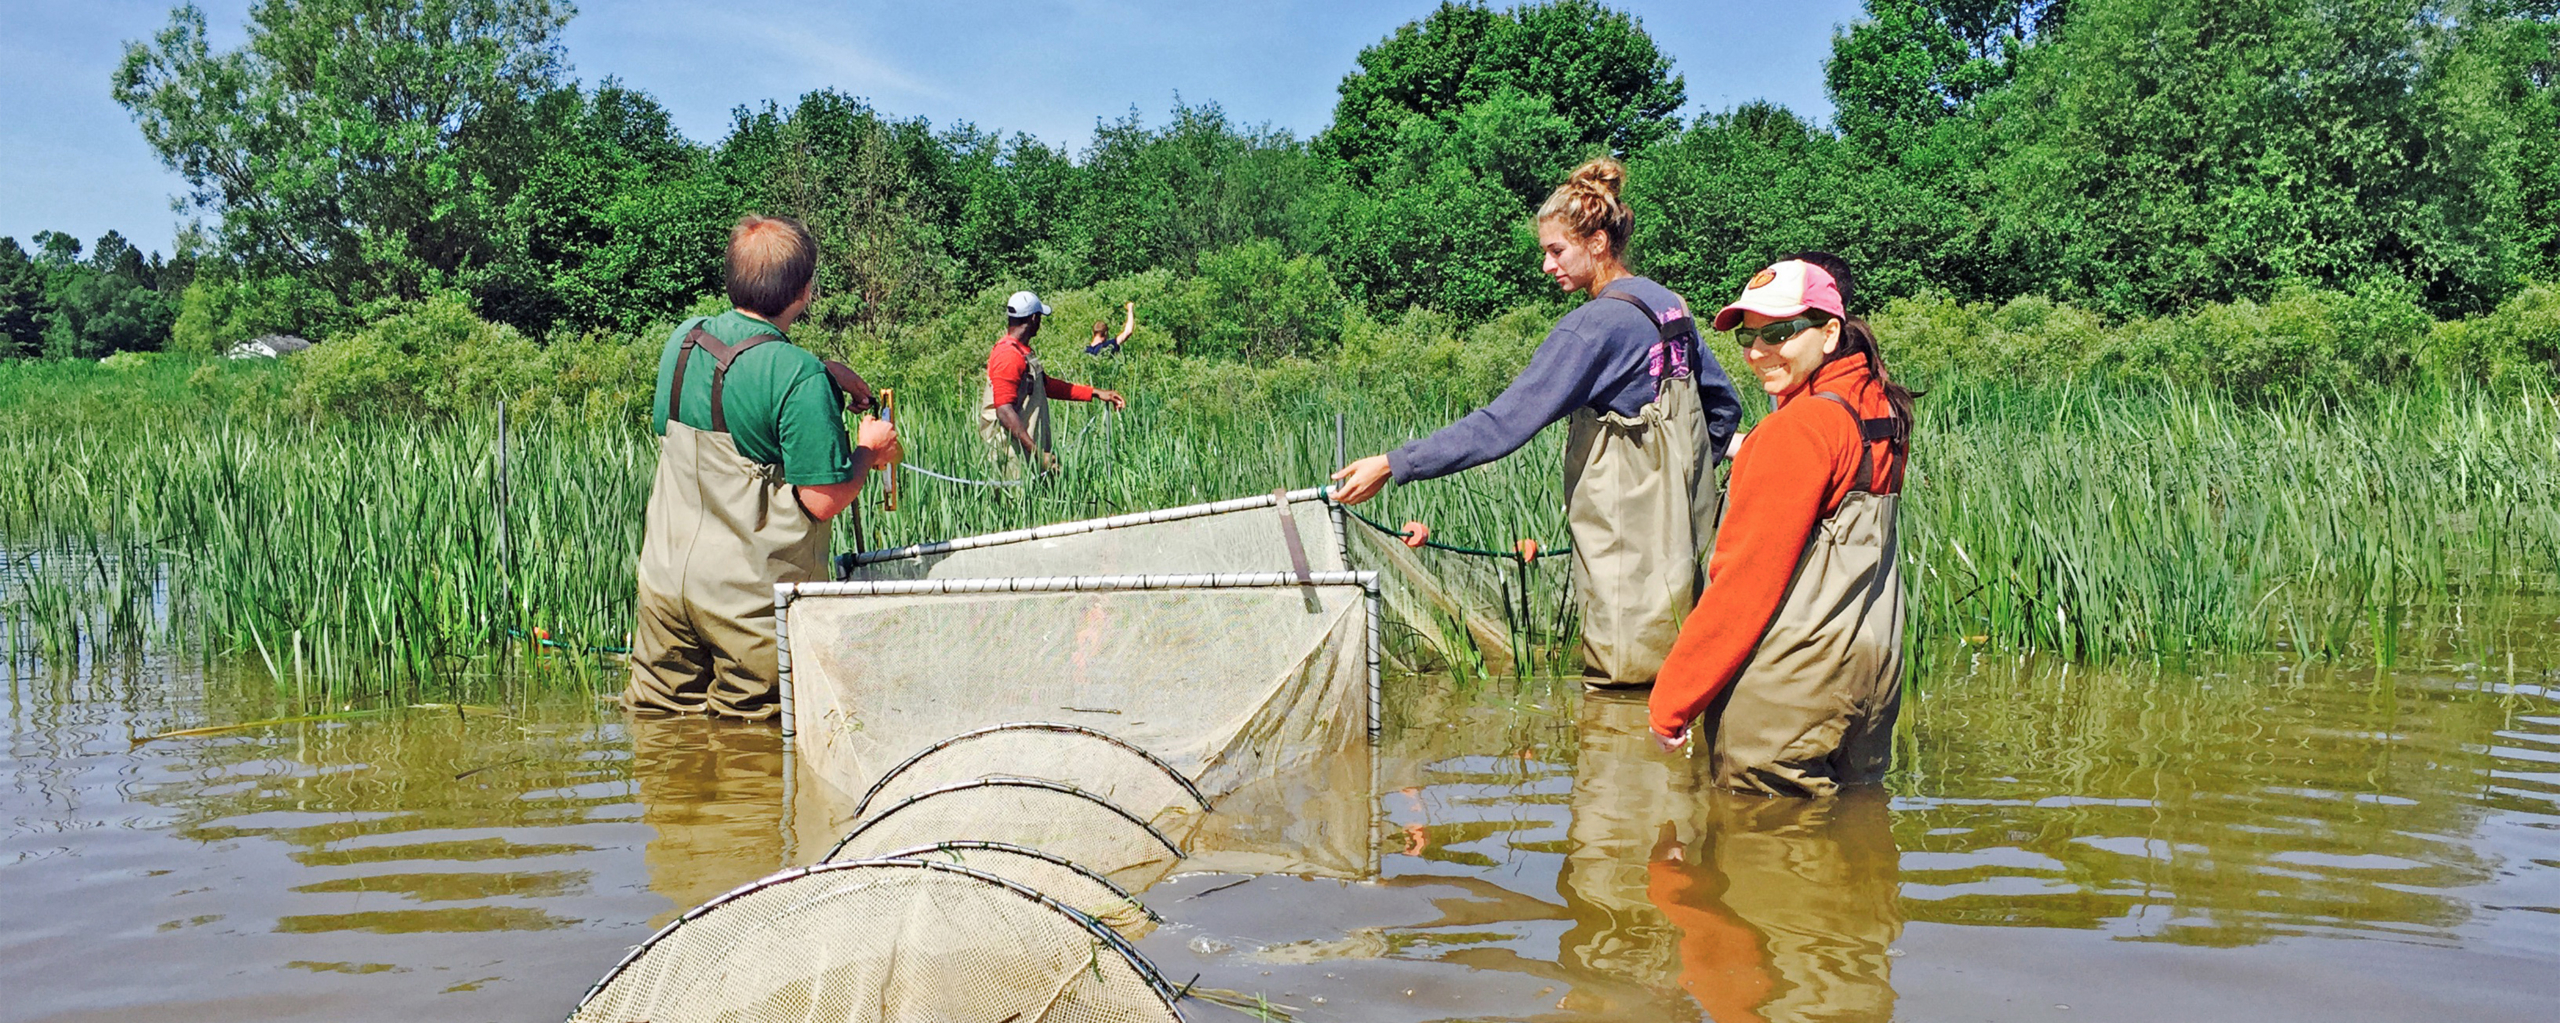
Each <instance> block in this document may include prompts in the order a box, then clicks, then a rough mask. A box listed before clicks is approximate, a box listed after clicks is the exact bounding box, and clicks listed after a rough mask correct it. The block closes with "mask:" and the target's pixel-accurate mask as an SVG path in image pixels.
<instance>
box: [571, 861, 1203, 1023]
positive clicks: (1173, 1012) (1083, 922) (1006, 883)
mask: <svg viewBox="0 0 2560 1023" xmlns="http://www.w3.org/2000/svg"><path fill="white" fill-rule="evenodd" d="M883 868H888V869H914V870H936V871H942V872H945V873H951V874H960V875H963V876H966V877H969V878H971V879H973V880H976V881H979V882H982V883H985V884H990V885H994V886H996V887H998V888H1002V889H1004V890H1005V891H1007V892H1011V893H1013V894H1014V895H1017V896H1020V897H1022V898H1024V899H1028V900H1030V901H1032V902H1034V903H1036V904H1038V905H1040V906H1042V907H1044V908H1046V909H1048V910H1050V911H1052V912H1055V913H1057V914H1059V915H1060V916H1063V917H1066V918H1067V919H1068V920H1069V921H1072V922H1074V923H1075V925H1076V926H1078V927H1081V928H1083V929H1084V931H1085V933H1087V934H1089V935H1091V936H1092V937H1093V938H1094V940H1096V941H1099V942H1101V943H1103V944H1104V945H1106V946H1108V947H1109V948H1110V949H1111V950H1112V951H1113V952H1115V953H1117V954H1118V955H1119V956H1120V957H1121V958H1122V959H1123V960H1125V961H1126V962H1127V963H1128V964H1129V968H1130V969H1131V970H1132V971H1135V972H1136V973H1137V975H1138V977H1139V979H1140V980H1143V981H1145V982H1146V985H1147V988H1148V990H1151V991H1153V992H1155V994H1156V997H1158V998H1161V999H1163V1000H1164V1009H1165V1012H1166V1013H1167V1014H1169V1015H1170V1016H1172V1018H1173V1019H1174V1020H1175V1021H1176V1023H1181V1021H1182V1020H1183V1019H1184V1017H1183V1015H1182V1008H1181V1006H1180V1005H1179V1004H1178V1003H1179V1001H1180V999H1181V993H1180V992H1178V991H1176V990H1175V989H1174V987H1173V985H1171V984H1168V983H1166V982H1165V979H1164V975H1163V974H1162V973H1159V972H1157V970H1156V965H1155V963H1154V962H1152V961H1150V960H1148V959H1147V957H1146V956H1145V955H1144V954H1142V953H1140V952H1139V951H1138V949H1137V947H1136V946H1134V945H1131V944H1129V941H1128V939H1126V938H1123V937H1121V936H1120V932H1118V931H1114V930H1112V929H1111V926H1110V925H1109V924H1105V923H1103V922H1101V921H1099V920H1096V919H1094V918H1093V917H1091V916H1087V915H1085V914H1084V913H1083V912H1082V911H1079V910H1077V909H1076V908H1075V907H1073V906H1069V905H1067V904H1065V903H1063V902H1059V901H1058V900H1056V899H1053V898H1050V897H1048V896H1046V895H1043V894H1041V893H1040V892H1039V891H1037V890H1035V889H1033V888H1031V887H1030V886H1028V885H1023V884H1020V883H1017V882H1014V881H1011V880H1008V879H1005V878H1001V877H997V876H995V875H993V874H989V873H987V872H985V871H980V870H971V869H969V868H967V867H963V866H960V865H959V864H956V863H936V862H934V861H932V860H906V859H876V860H845V861H842V862H834V863H813V864H810V865H809V866H805V867H793V868H791V869H789V870H785V871H781V872H779V873H775V874H769V875H766V876H765V877H762V878H759V879H757V880H754V881H749V882H747V883H746V884H743V885H739V886H738V887H736V888H732V889H730V890H728V891H726V892H723V893H721V894H720V895H719V896H718V897H716V898H713V899H712V900H711V901H709V902H705V903H703V904H702V905H699V906H695V907H693V908H692V909H689V910H686V911H685V913H684V915H683V916H679V917H677V918H675V919H674V920H672V921H669V922H668V923H667V925H666V926H664V927H661V928H658V930H657V933H655V934H651V935H649V936H648V937H647V938H645V939H642V941H641V942H640V943H639V944H637V945H633V946H631V951H629V952H626V953H623V956H622V958H621V959H620V960H618V961H616V962H615V963H614V964H613V968H612V969H610V970H606V971H605V974H604V976H603V977H601V978H599V979H597V981H596V982H595V983H594V984H593V985H591V986H589V987H588V988H587V993H586V994H584V995H581V996H579V998H578V1004H577V1006H576V1007H575V1008H572V1009H570V1010H569V1015H568V1017H567V1018H568V1019H571V1020H574V1019H576V1018H577V1016H578V1014H579V1013H581V1012H584V1011H586V1008H587V1003H589V1002H592V1001H594V1000H595V998H596V996H597V995H599V994H602V993H604V989H605V988H606V987H609V986H611V985H612V984H613V982H614V979H615V978H617V977H620V976H622V975H623V974H624V973H625V972H628V971H629V970H630V968H631V966H632V964H634V963H637V962H639V961H640V958H641V957H642V956H645V955H647V954H648V953H649V950H650V949H653V948H656V947H657V946H658V944H659V943H660V942H663V941H665V940H666V939H667V938H668V937H669V936H670V935H673V934H675V933H676V930H677V929H678V928H681V927H683V926H684V925H686V924H688V923H691V922H693V921H694V920H697V919H700V918H701V917H703V916H706V915H709V914H711V913H715V912H718V911H719V910H720V909H721V908H723V907H725V906H727V905H729V904H730V903H733V902H736V901H737V900H739V899H743V898H745V897H747V896H749V895H753V894H755V893H757V892H760V891H763V890H765V889H768V888H772V887H775V886H778V885H783V884H789V883H791V882H793V881H797V880H799V879H801V878H804V877H808V876H811V875H815V874H824V873H833V872H836V871H846V870H878V869H883Z"/></svg>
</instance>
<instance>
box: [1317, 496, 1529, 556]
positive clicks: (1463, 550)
mask: <svg viewBox="0 0 2560 1023" xmlns="http://www.w3.org/2000/svg"><path fill="white" fill-rule="evenodd" d="M1339 507H1340V508H1341V509H1342V510H1343V511H1347V512H1351V517H1352V518H1355V519H1359V520H1360V521H1362V522H1366V523H1368V524H1369V528H1371V529H1374V530H1377V531H1378V532H1381V533H1385V534H1387V535H1388V536H1392V537H1395V538H1397V539H1399V540H1409V539H1412V537H1413V534H1411V533H1408V532H1405V531H1404V530H1401V529H1395V528H1392V527H1389V526H1388V525H1387V524H1385V523H1383V522H1380V521H1378V520H1376V519H1373V518H1370V517H1368V516H1366V515H1362V514H1360V513H1359V512H1356V511H1352V510H1351V506H1350V505H1347V504H1346V505H1339ZM1422 545H1423V546H1425V547H1429V548H1431V549H1432V550H1435V551H1447V552H1449V553H1451V554H1464V555H1467V556H1469V557H1476V558H1501V559H1502V560H1504V561H1529V560H1533V559H1529V558H1523V557H1521V556H1520V552H1518V551H1489V550H1486V549H1484V548H1482V547H1460V546H1458V545H1456V544H1447V543H1441V542H1440V541H1438V540H1424V541H1422ZM1571 553H1573V547H1572V546H1571V545H1570V544H1568V545H1566V546H1563V547H1548V546H1547V545H1546V544H1543V543H1541V544H1539V545H1538V554H1537V556H1538V558H1558V557H1563V556H1565V555H1568V554H1571Z"/></svg>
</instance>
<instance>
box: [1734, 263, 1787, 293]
mask: <svg viewBox="0 0 2560 1023" xmlns="http://www.w3.org/2000/svg"><path fill="white" fill-rule="evenodd" d="M1777 279H1778V270H1777V268H1776V267H1771V268H1769V269H1766V270H1762V271H1760V273H1759V274H1757V275H1756V276H1754V277H1752V278H1751V283H1749V284H1745V285H1743V286H1742V290H1744V291H1750V290H1752V289H1753V288H1762V287H1767V286H1768V284H1769V282H1770V281H1774V280H1777Z"/></svg>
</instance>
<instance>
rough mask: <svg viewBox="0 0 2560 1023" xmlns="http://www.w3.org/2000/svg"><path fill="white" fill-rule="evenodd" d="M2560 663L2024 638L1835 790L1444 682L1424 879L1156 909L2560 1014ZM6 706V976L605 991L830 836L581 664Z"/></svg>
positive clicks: (1657, 995) (1167, 899)
mask: <svg viewBox="0 0 2560 1023" xmlns="http://www.w3.org/2000/svg"><path fill="white" fill-rule="evenodd" d="M2543 683H2544V679H2543V678H2542V677H2541V676H2539V675H2531V674H2528V675H2525V676H2522V677H2517V676H2510V675H2508V674H2507V673H2506V672H2505V671H2504V670H2503V667H2502V668H2501V669H2500V670H2494V671H2483V670H2467V669H2450V670H2436V671H2401V672H2380V673H2377V672H2374V671H2369V670H2368V671H2337V670H2324V669H2297V668H2295V667H2293V666H2287V665H2281V664H2273V663H2263V664H2257V663H2253V664H2246V665H2239V666H2226V667H2225V668H2222V669H2220V670H2216V671H2211V672H2206V673H2202V674H2176V673H2161V672H2150V671H2134V672H2094V673H2093V672H2089V671H2087V670H2085V669H2080V668H2061V667H2057V666H2054V665H2051V664H2045V663H2039V662H2034V661H2019V660H2016V659H1983V660H1981V661H1977V662H1975V663H1973V664H1970V665H1965V666H1958V667H1955V668H1951V669H1946V670H1941V671H1939V672H1937V673H1935V674H1934V675H1933V676H1932V677H1931V678H1930V680H1929V682H1928V684H1927V685H1926V686H1925V688H1924V689H1923V690H1922V691H1921V692H1919V693H1918V694H1916V695H1915V696H1914V697H1913V699H1912V701H1911V703H1910V704H1909V708H1910V709H1909V712H1908V713H1909V715H1910V727H1909V728H1908V729H1907V730H1906V734H1905V735H1904V736H1903V740H1902V745H1901V748H1900V752H1899V766H1898V769H1897V773H1896V776H1895V778H1894V780H1893V782H1892V784H1891V785H1890V786H1889V790H1888V791H1878V792H1869V793H1864V794H1860V795H1858V796H1854V797H1850V798H1843V799H1839V800H1835V801H1830V802H1824V803H1807V802H1794V801H1773V800H1759V799H1749V798H1743V797H1735V796H1726V795H1720V794H1717V793H1714V792H1711V791H1708V790H1707V789H1706V787H1704V786H1703V785H1701V784H1700V783H1699V779H1698V774H1697V772H1696V771H1695V769H1694V767H1695V765H1694V764H1693V763H1691V762H1688V761H1685V760H1682V759H1680V758H1676V757H1667V756H1664V755H1662V754H1659V753H1657V752H1655V751H1654V750H1653V749H1652V747H1651V744H1650V743H1649V742H1648V741H1647V739H1646V737H1645V734H1644V729H1643V720H1644V717H1643V711H1642V706H1641V704H1639V703H1634V702H1629V701H1624V700H1608V699H1599V698H1593V699H1583V698H1581V697H1580V696H1579V695H1578V694H1577V693H1575V692H1573V691H1572V690H1571V689H1569V688H1565V687H1560V686H1552V685H1540V684H1523V683H1501V682H1496V683H1484V684H1479V685H1475V686H1461V685H1456V684H1453V683H1450V682H1447V681H1445V680H1427V679H1426V680H1403V681H1397V682H1392V683H1391V684H1390V689H1389V703H1390V705H1391V708H1392V710H1391V718H1392V721H1391V727H1390V729H1389V733H1388V738H1387V742H1386V745H1385V748H1384V750H1383V752H1382V755H1381V759H1380V763H1381V769H1380V774H1379V778H1380V781H1379V784H1378V786H1377V787H1378V789H1379V791H1378V793H1377V796H1376V800H1375V807H1376V834H1377V836H1378V841H1379V842H1380V843H1381V846H1382V850H1383V851H1382V855H1381V857H1380V865H1381V866H1382V868H1383V869H1382V872H1381V876H1380V877H1378V878H1376V879H1374V880H1367V881H1346V880H1340V879H1322V878H1296V877H1289V876H1281V875H1267V876H1259V877H1251V878H1249V879H1247V878H1243V877H1238V876H1232V875H1183V876H1176V877H1174V878H1172V879H1170V880H1168V881H1166V882H1164V883H1162V884H1160V885H1157V886H1156V887H1155V888H1153V889H1151V890H1149V891H1147V892H1145V893H1144V894H1143V896H1142V897H1143V898H1144V900H1145V901H1147V902H1148V903H1149V904H1150V905H1152V906H1154V907H1155V908H1156V910H1157V911H1158V912H1159V913H1161V914H1162V915H1163V916H1164V917H1166V918H1167V920H1168V924H1167V926H1165V927H1164V928H1162V929H1161V930H1159V931H1157V932H1156V933H1155V934H1153V935H1151V936H1149V937H1148V938H1147V939H1145V940H1144V941H1143V942H1142V943H1141V947H1142V948H1143V949H1144V950H1145V951H1146V952H1147V953H1148V954H1149V955H1150V956H1151V957H1153V958H1154V959H1155V961H1156V962H1157V964H1158V965H1159V966H1160V967H1161V968H1162V970H1163V971H1164V972H1165V973H1166V974H1167V975H1168V976H1169V977H1171V978H1172V979H1173V981H1174V982H1175V983H1182V982H1185V981H1190V980H1192V979H1193V978H1194V977H1195V975H1196V977H1197V981H1196V983H1197V984H1198V986H1199V987H1201V988H1204V989H1207V988H1215V989H1222V990H1226V991H1232V992H1238V993H1241V994H1243V995H1245V996H1248V997H1254V996H1258V997H1261V998H1263V999H1267V1001H1268V1002H1269V1003H1271V1004H1273V1005H1274V1006H1277V1007H1284V1011H1286V1012H1288V1013H1289V1014H1291V1015H1293V1016H1294V1017H1295V1018H1298V1019H1307V1020H1319V1019H1321V1020H1359V1021H1403V1020H1415V1021H1421V1020H1485V1019H1531V1020H1696V1019H1713V1020H1716V1021H1719V1023H1732V1021H1736V1020H1754V1019H1766V1020H1887V1019H1903V1020H2057V1021H2069V1020H2157V1019H2243V1018H2245V1019H2252V1020H2292V1019H2301V1020H2314V1019H2317V1020H2359V1019H2372V1020H2426V1021H2430V1023H2436V1021H2451V1020H2521V1019H2543V1018H2550V1016H2551V1014H2552V1013H2553V1011H2554V1010H2553V1009H2552V1004H2553V1002H2552V999H2553V998H2554V997H2555V996H2560V694H2555V692H2554V691H2552V690H2547V689H2545V688H2544V685H2543ZM6 707H7V710H8V715H9V718H8V722H7V731H8V734H9V744H8V746H7V748H6V752H5V764H4V765H0V778H5V785H0V1020H48V1021H51V1020H108V1019H113V1020H187V1021H195V1023H215V1021H224V1020H250V1019H257V1020H270V1019H303V1020H413V1019H438V1020H484V1019H485V1020H548V1019H558V1018H560V1017H562V1016H564V1015H566V1014H567V1013H568V1011H569V1010H570V1009H571V1007H572V1006H573V1005H574V1004H575V1003H576V1001H577V999H578V998H579V996H580V995H581V994H582V993H583V992H584V991H585V990H586V988H587V986H588V985H589V984H590V983H592V982H593V981H594V980H595V979H596V978H597V977H598V976H600V975H601V974H602V973H603V972H604V971H605V969H606V968H607V967H609V966H610V965H611V964H612V963H613V962H614V961H615V960H616V959H617V958H618V957H619V956H620V955H621V954H622V952H623V951H624V949H625V948H627V947H628V946H630V945H632V944H633V943H636V942H638V941H639V940H641V939H642V938H643V937H645V936H646V935H648V934H649V933H650V932H651V931H652V930H653V929H654V928H655V927H656V926H657V925H659V924H661V923H663V922H664V921H666V920H668V919H671V918H672V917H673V916H674V915H675V914H676V913H677V912H679V911H681V910H682V909H683V908H686V907H690V906H693V905H696V904H699V903H700V902H702V901H703V900H705V899H708V898H710V897H712V896H714V895H716V894H718V893H720V892H722V891H725V890H727V889H729V888H731V887H733V886H735V885H738V884H740V883H742V882H745V881H748V880H751V879H753V878H756V877H758V876H761V875H763V874H765V873H768V872H771V871H773V870H775V869H777V868H778V867H780V866H782V865H784V864H785V863H787V862H793V861H797V860H806V859H808V858H809V857H810V856H811V855H812V854H813V853H812V851H810V850H807V849H805V848H801V846H804V845H806V844H807V843H805V842H802V841H799V840H797V839H795V838H794V837H793V836H794V833H795V832H794V829H793V826H792V824H791V822H790V821H788V820H787V817H788V815H789V813H790V810H789V808H788V807H787V805H786V802H785V797H784V788H785V786H784V772H785V770H786V759H785V757H784V754H783V751H782V748H781V743H780V739H779V737H778V735H777V733H776V732H775V731H774V730H773V729H772V728H770V727H767V726H753V725H729V724H720V723H712V722H703V721H627V720H625V719H624V718H623V717H621V716H620V715H619V714H616V713H613V712H610V711H609V710H604V709H601V708H600V707H599V706H598V705H596V704H592V703H590V702H587V701H585V700H583V699H580V698H573V697H568V696H557V697H550V698H536V699H531V700H519V701H517V702H516V703H514V704H511V705H508V706H506V707H505V708H504V713H503V714H493V713H487V712H485V711H482V710H474V709H468V708H466V709H462V710H458V711H457V710H455V709H453V708H449V707H448V708H434V709H401V710H398V711H395V712H391V713H385V714H381V715H378V716H372V717H362V718H348V719H341V720H323V721H305V722H298V723H289V724H279V725H269V726H263V727H258V728H252V729H245V730H240V731H234V732H225V733H218V734H212V735H202V736H193V737H180V738H170V739H161V740H157V741H152V742H147V743H143V744H140V745H136V744H134V743H133V742H132V739H133V738H134V737H135V736H137V735H151V734H155V733H158V732H163V731H167V730H171V729H178V728H189V727H197V726H202V725H206V724H220V723H227V722H237V721H244V720H259V719H263V718H273V717H278V716H283V715H286V714H290V713H293V712H294V711H295V707H294V706H293V705H292V703H291V701H289V700H286V699H284V698H283V697H281V696H278V695H276V694H275V693H274V692H273V690H272V689H271V688H270V687H269V686H267V685H266V684H265V683H263V682H261V681H254V680H246V679H242V678H237V677H231V676H224V675H219V674H217V675H215V676H211V677H210V678H209V677H208V675H207V674H206V673H205V672H203V671H202V670H200V669H197V668H192V667H171V666H167V665H163V664H158V663H154V662H148V661H127V662H118V663H108V664H99V665H93V666H90V667H88V668H85V669H83V670H81V671H79V672H74V673H64V672H49V671H44V670H39V669H36V668H35V667H33V666H32V665H29V664H26V663H23V662H22V663H18V664H15V665H13V666H12V667H11V668H10V674H9V676H8V679H7V700H6ZM1237 881H1243V883H1242V884H1237V883H1235V882H1237ZM1186 1011H1187V1013H1188V1015H1189V1017H1190V1018H1191V1019H1194V1020H1217V1019H1224V1018H1235V1019H1243V1018H1246V1017H1244V1016H1240V1015H1237V1014H1236V1013H1234V1012H1232V1011H1231V1010H1229V1009H1226V1008H1222V1007H1219V1006H1216V1005H1209V1004H1203V1003H1198V1002H1192V1003H1189V1004H1188V1005H1187V1009H1186Z"/></svg>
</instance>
